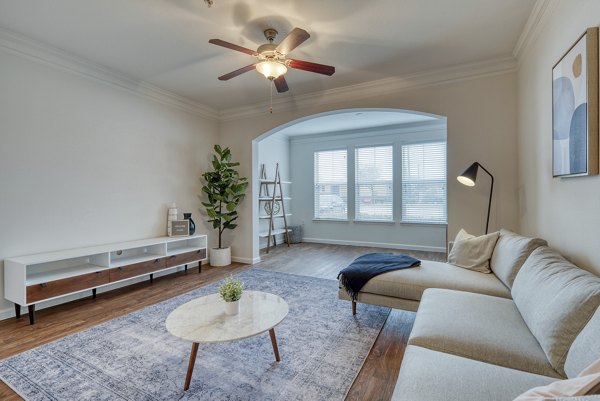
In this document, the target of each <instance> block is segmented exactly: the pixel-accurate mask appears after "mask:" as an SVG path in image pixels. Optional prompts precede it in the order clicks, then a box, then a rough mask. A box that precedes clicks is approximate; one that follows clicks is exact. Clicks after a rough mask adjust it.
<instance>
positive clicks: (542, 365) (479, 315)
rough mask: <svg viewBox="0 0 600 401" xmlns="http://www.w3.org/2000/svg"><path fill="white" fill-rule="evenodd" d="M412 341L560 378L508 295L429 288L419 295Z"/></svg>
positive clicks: (467, 356) (512, 367)
mask: <svg viewBox="0 0 600 401" xmlns="http://www.w3.org/2000/svg"><path fill="white" fill-rule="evenodd" d="M408 343H409V344H411V345H418V346H420V347H424V348H429V349H432V350H436V351H442V352H445V353H448V354H454V355H458V356H463V357H466V358H470V359H475V360H479V361H482V362H487V363H492V364H494V365H500V366H504V367H507V368H511V369H517V370H523V371H526V372H530V373H537V374H541V375H544V376H552V377H556V378H562V377H561V376H560V375H559V374H558V373H557V372H556V371H555V370H554V368H553V367H552V365H551V364H550V362H548V358H546V354H545V353H544V350H543V349H542V347H540V345H539V343H538V342H537V340H536V339H535V337H534V336H533V334H531V332H530V331H529V328H527V325H526V324H525V322H524V321H523V318H522V317H521V314H520V313H519V310H518V309H517V307H516V306H515V303H514V302H513V301H512V300H510V299H505V298H499V297H492V296H489V295H482V294H474V293H469V292H462V291H452V290H440V289H429V290H427V291H425V293H424V294H423V299H421V304H420V305H419V311H418V313H417V317H416V320H415V324H414V327H413V329H412V332H411V334H410V338H409V341H408Z"/></svg>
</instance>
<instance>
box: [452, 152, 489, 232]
mask: <svg viewBox="0 0 600 401" xmlns="http://www.w3.org/2000/svg"><path fill="white" fill-rule="evenodd" d="M479 167H481V168H482V169H483V171H485V172H486V173H488V175H489V176H490V177H491V178H492V185H491V186H490V200H489V203H488V211H487V220H486V223H485V233H486V234H487V233H488V228H489V226H490V209H491V208H492V192H493V191H494V176H493V175H492V173H490V172H489V171H487V169H486V168H485V167H483V166H482V165H481V164H479V162H475V163H473V164H471V165H470V166H469V167H468V168H467V169H466V170H465V171H464V172H463V173H462V174H461V175H459V176H458V177H456V179H457V180H458V182H460V183H461V184H463V185H466V186H468V187H473V186H475V182H476V181H477V171H479Z"/></svg>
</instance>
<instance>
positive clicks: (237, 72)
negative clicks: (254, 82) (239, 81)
mask: <svg viewBox="0 0 600 401" xmlns="http://www.w3.org/2000/svg"><path fill="white" fill-rule="evenodd" d="M254 68H256V64H250V65H247V66H245V67H242V68H240V69H239V70H235V71H231V72H230V73H229V74H225V75H221V76H220V77H219V81H227V80H228V79H231V78H235V77H237V76H238V75H241V74H243V73H245V72H248V71H252V70H253V69H254Z"/></svg>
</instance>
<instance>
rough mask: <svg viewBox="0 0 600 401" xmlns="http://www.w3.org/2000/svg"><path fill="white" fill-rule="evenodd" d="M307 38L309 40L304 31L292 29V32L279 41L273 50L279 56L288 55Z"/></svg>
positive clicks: (307, 34) (308, 35)
mask: <svg viewBox="0 0 600 401" xmlns="http://www.w3.org/2000/svg"><path fill="white" fill-rule="evenodd" d="M308 38H310V34H309V33H308V32H306V31H305V30H304V29H300V28H294V29H293V30H292V32H290V33H289V34H288V36H286V37H285V38H284V39H283V40H282V41H281V43H280V44H279V45H278V46H277V48H276V49H275V50H277V51H278V52H279V53H281V54H289V53H290V52H291V51H292V50H294V49H295V48H296V47H298V46H300V45H301V44H302V43H304V41H305V40H306V39H308Z"/></svg>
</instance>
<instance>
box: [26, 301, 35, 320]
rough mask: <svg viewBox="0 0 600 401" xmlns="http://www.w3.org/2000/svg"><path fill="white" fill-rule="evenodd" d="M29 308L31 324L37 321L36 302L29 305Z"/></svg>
mask: <svg viewBox="0 0 600 401" xmlns="http://www.w3.org/2000/svg"><path fill="white" fill-rule="evenodd" d="M27 309H29V324H34V323H35V304H33V305H29V306H28V307H27Z"/></svg>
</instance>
